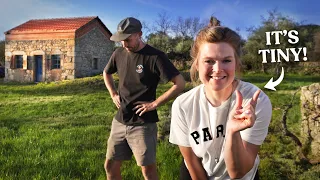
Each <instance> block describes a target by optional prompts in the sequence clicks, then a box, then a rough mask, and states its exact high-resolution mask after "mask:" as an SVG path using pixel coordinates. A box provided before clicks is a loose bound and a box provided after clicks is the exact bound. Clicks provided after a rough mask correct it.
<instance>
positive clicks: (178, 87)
mask: <svg viewBox="0 0 320 180" xmlns="http://www.w3.org/2000/svg"><path fill="white" fill-rule="evenodd" d="M171 82H173V86H172V87H171V88H170V89H168V90H167V91H166V92H165V93H163V94H162V95H161V96H160V97H158V98H157V99H156V100H155V101H153V102H142V101H138V102H136V103H135V105H136V106H135V108H134V109H133V110H136V114H139V116H141V115H142V114H144V113H145V112H148V111H152V110H154V109H156V108H157V107H159V106H161V105H162V104H164V103H166V102H168V101H169V100H170V99H173V98H174V97H176V96H178V94H179V93H181V92H182V91H183V89H184V86H185V81H184V78H183V77H182V75H181V74H179V75H177V76H175V77H173V78H172V79H171Z"/></svg>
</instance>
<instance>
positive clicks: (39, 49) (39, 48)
mask: <svg viewBox="0 0 320 180" xmlns="http://www.w3.org/2000/svg"><path fill="white" fill-rule="evenodd" d="M54 54H59V55H60V58H61V63H60V67H61V68H60V69H54V70H51V68H50V66H49V65H48V64H49V63H50V58H51V55H54ZM14 55H23V68H20V69H11V68H10V64H11V57H12V56H14ZM36 55H42V65H43V66H42V81H56V80H62V79H74V62H73V60H74V40H73V39H62V40H26V41H22V40H19V41H17V40H12V41H6V45H5V68H6V72H5V73H6V77H5V81H20V82H33V81H35V58H34V56H36ZM28 56H30V57H31V60H32V69H30V70H28V69H27V57H28Z"/></svg>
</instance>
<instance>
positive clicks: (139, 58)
mask: <svg viewBox="0 0 320 180" xmlns="http://www.w3.org/2000/svg"><path fill="white" fill-rule="evenodd" d="M104 70H105V72H106V73H107V74H113V73H115V72H117V73H118V76H119V86H118V92H119V96H120V106H121V107H120V108H119V110H118V112H117V114H116V116H115V119H116V120H118V121H119V122H121V123H123V124H126V125H138V124H143V123H149V122H157V121H159V119H158V114H157V111H156V110H153V111H148V112H146V113H144V114H143V115H142V116H139V115H137V114H135V111H133V110H132V109H133V108H134V107H135V105H133V104H134V103H135V102H137V101H154V100H155V99H156V89H157V86H158V83H159V81H160V79H161V80H162V81H164V82H168V81H169V80H171V79H172V78H173V77H175V76H176V75H178V74H179V71H178V70H177V69H176V68H175V67H174V66H173V64H172V63H171V62H170V61H169V59H168V58H167V56H166V55H165V54H164V53H163V52H162V51H160V50H157V49H155V48H153V47H151V46H149V45H148V44H146V45H145V47H144V48H142V49H141V50H140V51H138V52H128V51H127V50H126V49H124V48H122V47H121V48H118V49H116V50H115V51H114V52H113V54H112V56H111V58H110V60H109V62H108V64H107V66H106V67H105V69H104Z"/></svg>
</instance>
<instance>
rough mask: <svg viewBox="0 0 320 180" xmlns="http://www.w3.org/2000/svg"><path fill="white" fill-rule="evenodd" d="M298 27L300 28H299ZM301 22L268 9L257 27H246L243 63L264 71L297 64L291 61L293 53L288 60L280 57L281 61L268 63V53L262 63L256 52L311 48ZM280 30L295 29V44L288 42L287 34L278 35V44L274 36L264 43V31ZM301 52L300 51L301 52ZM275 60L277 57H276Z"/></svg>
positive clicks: (277, 70)
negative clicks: (266, 15)
mask: <svg viewBox="0 0 320 180" xmlns="http://www.w3.org/2000/svg"><path fill="white" fill-rule="evenodd" d="M299 27H300V28H299ZM301 27H302V26H301V24H300V23H298V22H296V21H295V20H294V19H292V18H290V17H288V16H283V15H282V14H281V13H279V12H277V10H276V9H275V10H272V11H269V17H268V18H264V17H262V25H261V26H259V27H258V28H255V27H251V28H249V29H248V32H249V37H248V40H247V42H246V44H245V46H244V56H243V60H244V64H245V65H246V66H247V68H250V67H251V68H254V69H260V70H261V71H263V72H266V71H267V69H270V70H275V71H276V72H280V71H279V68H280V66H283V67H284V66H288V67H294V66H297V65H298V63H297V62H293V59H294V58H293V54H292V53H291V54H290V61H289V62H286V61H284V60H283V59H281V60H282V61H281V62H276V63H270V58H269V57H270V55H269V54H268V63H262V55H261V54H258V52H259V50H263V49H281V50H283V51H284V52H285V49H286V48H296V47H307V48H311V46H312V43H311V41H312V40H311V39H310V38H308V37H307V36H309V35H308V32H309V31H308V30H306V29H304V28H301ZM282 30H287V31H290V30H297V31H298V32H299V39H300V40H299V42H298V43H297V44H290V43H289V42H288V39H289V38H288V36H287V35H286V36H282V35H280V36H279V37H280V44H275V38H274V36H271V38H270V40H271V45H266V43H267V41H266V32H272V31H282ZM301 54H302V53H301ZM276 60H277V58H276Z"/></svg>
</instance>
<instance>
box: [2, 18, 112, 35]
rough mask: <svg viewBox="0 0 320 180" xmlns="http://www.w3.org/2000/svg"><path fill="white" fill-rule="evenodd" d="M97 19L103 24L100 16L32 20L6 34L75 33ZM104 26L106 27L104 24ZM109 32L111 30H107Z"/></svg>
mask: <svg viewBox="0 0 320 180" xmlns="http://www.w3.org/2000/svg"><path fill="white" fill-rule="evenodd" d="M96 18H97V19H98V20H99V21H100V22H101V20H100V19H99V18H98V16H91V17H72V18H54V19H32V20H29V21H27V22H25V23H23V24H21V25H19V26H17V27H14V28H12V29H10V30H9V31H7V32H6V33H5V34H7V33H9V32H28V31H75V30H77V29H79V28H81V27H82V26H84V25H85V24H87V23H89V22H90V21H92V20H93V19H96ZM101 23H102V22H101ZM102 24H103V23H102ZM103 26H105V25H104V24H103ZM106 29H107V28H106ZM107 31H109V30H108V29H107ZM109 32H110V31H109Z"/></svg>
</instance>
